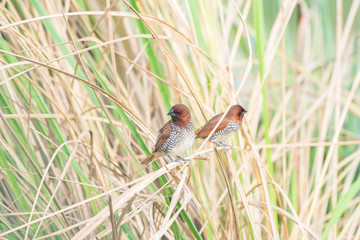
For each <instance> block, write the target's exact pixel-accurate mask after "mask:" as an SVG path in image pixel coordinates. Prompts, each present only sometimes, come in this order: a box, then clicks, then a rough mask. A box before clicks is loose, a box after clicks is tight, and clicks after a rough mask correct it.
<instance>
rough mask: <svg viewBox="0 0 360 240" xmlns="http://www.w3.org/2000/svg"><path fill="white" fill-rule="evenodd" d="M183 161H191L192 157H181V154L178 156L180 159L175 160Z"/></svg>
mask: <svg viewBox="0 0 360 240" xmlns="http://www.w3.org/2000/svg"><path fill="white" fill-rule="evenodd" d="M181 161H183V162H190V161H191V159H186V158H183V157H181V156H178V159H176V160H175V162H181Z"/></svg>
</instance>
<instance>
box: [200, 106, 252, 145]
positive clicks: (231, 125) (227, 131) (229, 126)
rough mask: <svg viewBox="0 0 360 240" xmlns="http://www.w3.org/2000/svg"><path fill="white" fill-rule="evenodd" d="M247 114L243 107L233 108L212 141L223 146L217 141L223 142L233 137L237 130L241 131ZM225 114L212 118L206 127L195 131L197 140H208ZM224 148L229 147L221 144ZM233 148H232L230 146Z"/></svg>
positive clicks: (211, 138)
mask: <svg viewBox="0 0 360 240" xmlns="http://www.w3.org/2000/svg"><path fill="white" fill-rule="evenodd" d="M246 112H247V110H246V109H245V108H243V107H242V106H241V105H234V106H231V108H230V109H229V111H228V113H227V114H226V116H225V117H224V119H223V120H222V121H221V123H220V125H219V126H218V127H217V129H216V130H215V132H214V133H213V135H212V136H211V137H210V138H209V140H210V141H212V142H213V143H215V144H216V145H217V146H221V145H220V144H219V143H217V142H216V141H222V140H224V139H225V138H228V137H230V136H231V135H233V134H234V133H235V132H236V131H237V130H239V129H240V126H241V122H242V119H243V117H244V114H245V113H246ZM223 114H224V113H220V114H218V115H215V116H214V117H213V118H211V119H210V120H209V121H208V122H207V123H205V125H204V126H202V127H201V128H199V129H196V130H195V135H196V138H203V139H205V138H207V137H208V136H209V134H210V133H211V131H212V130H213V129H214V127H215V126H216V124H217V123H218V122H219V120H220V118H221V117H222V115H223ZM220 143H221V144H222V145H223V146H229V145H227V144H225V143H222V142H220ZM230 147H231V146H230Z"/></svg>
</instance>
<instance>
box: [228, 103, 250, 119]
mask: <svg viewBox="0 0 360 240" xmlns="http://www.w3.org/2000/svg"><path fill="white" fill-rule="evenodd" d="M246 112H247V110H246V109H245V108H244V107H243V106H241V105H239V104H237V105H233V106H231V108H230V110H229V112H228V113H227V116H229V118H231V119H233V120H234V121H236V122H240V123H241V121H242V119H243V117H244V115H245V113H246Z"/></svg>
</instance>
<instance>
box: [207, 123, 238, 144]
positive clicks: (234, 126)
mask: <svg viewBox="0 0 360 240" xmlns="http://www.w3.org/2000/svg"><path fill="white" fill-rule="evenodd" d="M239 129H240V124H238V123H236V122H232V121H229V123H228V125H227V126H226V127H225V128H224V129H222V130H220V131H218V132H215V133H214V134H213V135H212V136H211V138H210V141H222V140H224V139H226V138H228V137H230V136H231V135H233V134H234V133H235V132H236V131H238V130H239Z"/></svg>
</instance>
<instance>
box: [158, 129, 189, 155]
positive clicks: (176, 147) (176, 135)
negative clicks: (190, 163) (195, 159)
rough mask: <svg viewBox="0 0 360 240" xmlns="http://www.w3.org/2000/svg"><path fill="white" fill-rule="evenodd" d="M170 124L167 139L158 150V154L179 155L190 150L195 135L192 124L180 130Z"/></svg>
mask: <svg viewBox="0 0 360 240" xmlns="http://www.w3.org/2000/svg"><path fill="white" fill-rule="evenodd" d="M170 124H171V129H172V131H171V133H170V136H169V138H168V139H167V140H166V141H165V142H164V143H163V145H162V146H161V147H160V148H159V151H160V152H164V153H166V154H170V155H174V156H177V155H180V154H182V153H183V152H185V151H186V150H187V149H188V148H190V147H191V146H192V145H193V143H194V141H195V133H194V127H193V125H192V122H190V124H189V125H188V126H187V127H186V128H180V127H177V126H175V125H174V123H170Z"/></svg>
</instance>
